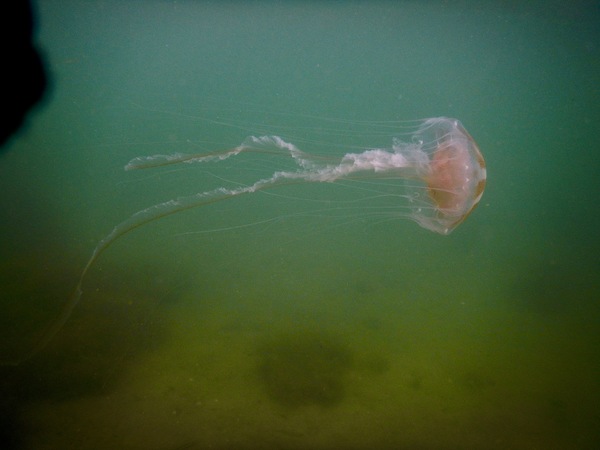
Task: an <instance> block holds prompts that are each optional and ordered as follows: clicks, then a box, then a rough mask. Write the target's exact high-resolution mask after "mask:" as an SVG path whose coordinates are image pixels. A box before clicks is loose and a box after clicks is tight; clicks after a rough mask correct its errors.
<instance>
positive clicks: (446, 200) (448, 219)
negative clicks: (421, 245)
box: [411, 117, 487, 235]
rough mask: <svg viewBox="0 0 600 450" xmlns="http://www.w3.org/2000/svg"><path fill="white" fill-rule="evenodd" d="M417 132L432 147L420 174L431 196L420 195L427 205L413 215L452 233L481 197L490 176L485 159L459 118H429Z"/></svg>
mask: <svg viewBox="0 0 600 450" xmlns="http://www.w3.org/2000/svg"><path fill="white" fill-rule="evenodd" d="M416 134H417V136H419V138H420V142H423V145H424V146H426V147H427V148H429V149H430V150H429V161H428V164H427V165H426V167H425V170H424V172H425V173H423V174H421V178H422V180H423V182H424V183H425V184H426V186H427V193H428V196H427V197H425V198H421V202H422V203H423V204H424V206H425V207H424V208H416V209H415V211H414V212H413V214H412V215H411V218H412V219H413V220H414V221H415V222H417V223H418V224H419V225H421V226H422V227H424V228H427V229H429V230H431V231H434V232H436V233H440V234H444V235H445V234H449V233H450V232H451V231H452V230H454V229H455V228H456V227H457V226H458V225H460V224H461V223H462V222H463V221H464V220H465V219H466V218H467V216H468V215H469V214H470V213H471V212H472V211H473V209H475V207H476V206H477V204H478V203H479V201H480V200H481V196H482V195H483V191H484V189H485V183H486V176H487V174H486V168H485V161H484V159H483V156H482V155H481V152H480V150H479V147H478V146H477V144H476V143H475V141H474V140H473V138H472V137H471V135H470V134H469V133H468V132H467V131H466V130H465V128H464V127H463V126H462V124H461V123H460V121H458V120H456V119H449V118H446V117H438V118H432V119H427V120H425V121H424V122H423V125H422V126H421V128H420V129H419V130H418V131H417V133H416ZM425 143H427V144H425Z"/></svg>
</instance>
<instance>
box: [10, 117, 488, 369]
mask: <svg viewBox="0 0 600 450" xmlns="http://www.w3.org/2000/svg"><path fill="white" fill-rule="evenodd" d="M317 119H320V118H317ZM215 124H222V122H215ZM361 124H363V123H361V122H357V123H356V125H357V128H360V126H359V125H361ZM374 124H375V127H376V128H377V127H378V126H379V125H377V123H374ZM415 124H416V126H415ZM347 125H354V123H350V124H347ZM234 126H235V127H236V128H242V127H240V126H239V125H237V124H235V125H234ZM369 126H373V124H369ZM389 127H395V124H394V123H386V124H385V128H386V131H385V132H381V131H379V130H376V131H377V132H376V133H374V134H373V136H375V137H377V138H381V137H382V136H384V137H388V138H390V139H391V146H390V143H388V144H387V145H388V146H387V147H370V148H360V147H353V148H352V150H353V151H351V152H347V153H345V154H344V155H343V156H342V157H341V158H340V157H338V158H335V157H331V156H321V155H313V154H311V153H309V152H306V151H304V150H302V149H300V148H299V147H298V146H297V145H296V144H295V143H293V142H292V141H291V140H290V139H289V138H287V137H286V138H283V137H281V136H277V135H258V136H255V135H253V136H249V137H248V138H246V139H245V140H244V141H243V142H242V143H241V144H239V145H238V146H236V147H233V148H229V149H226V150H217V151H208V152H202V153H196V154H188V153H175V154H166V155H163V154H160V155H153V156H142V157H136V158H134V159H132V160H131V161H130V162H129V163H128V164H127V165H126V166H125V170H128V171H129V170H141V169H153V168H157V167H162V166H171V165H176V164H211V163H214V164H218V163H219V162H220V161H224V160H235V159H236V157H239V156H238V155H241V154H246V155H247V156H249V157H253V156H258V155H268V156H270V155H274V156H277V157H282V158H285V160H286V165H285V166H284V169H282V170H275V171H273V172H271V173H270V174H267V176H265V177H263V178H259V179H257V180H256V181H254V182H251V183H249V184H246V183H245V184H242V183H233V184H232V186H233V187H217V188H215V189H213V190H208V191H203V192H198V193H196V194H192V195H188V196H184V197H178V198H175V199H171V200H168V201H165V202H162V203H158V204H155V205H152V206H150V207H148V208H146V209H143V210H141V211H138V212H136V213H134V214H133V215H131V216H130V217H129V218H128V219H126V220H124V221H123V222H121V223H120V224H117V225H116V226H115V227H114V228H113V230H112V231H111V232H110V233H109V234H108V235H106V236H105V237H104V238H103V239H102V240H101V241H100V242H99V243H98V244H97V246H96V248H95V249H94V250H93V252H92V255H91V256H90V258H89V260H88V261H87V263H86V265H85V267H84V268H83V270H82V272H81V275H80V277H79V281H78V284H77V286H76V289H75V291H74V293H73V295H72V296H71V298H70V299H69V300H68V301H67V302H66V304H65V306H64V307H63V309H62V311H61V313H60V315H59V316H58V318H57V319H56V320H55V321H54V322H53V323H51V324H50V326H49V327H48V329H47V330H46V332H45V333H44V334H43V336H42V338H41V339H40V340H39V341H38V343H37V345H36V346H35V347H34V348H33V349H31V351H29V352H28V353H27V354H25V355H23V356H22V357H21V358H20V359H19V360H17V361H12V362H5V363H4V364H18V363H20V362H22V361H25V360H27V359H29V358H30V357H31V356H33V355H34V354H35V353H37V352H38V351H39V350H41V349H42V348H43V347H45V346H46V344H48V342H50V340H51V339H52V338H53V337H54V335H56V333H57V332H58V331H59V330H60V329H61V328H62V326H63V325H64V324H65V322H66V321H67V320H68V318H69V316H70V315H71V312H72V311H73V309H74V308H75V306H76V305H77V303H78V302H79V300H80V299H81V296H82V292H83V290H82V285H83V281H84V278H85V276H86V274H87V272H88V271H89V270H90V268H91V267H92V266H93V265H94V263H95V262H96V260H97V259H98V257H99V256H100V255H101V253H102V252H104V251H105V250H106V249H107V248H109V247H110V246H111V245H112V243H114V242H115V241H116V240H117V239H119V238H121V237H123V236H124V235H126V234H128V233H129V232H131V231H133V230H135V229H137V228H139V227H141V226H143V225H146V224H148V223H150V222H153V221H155V220H158V219H160V218H163V217H167V216H170V215H172V214H176V213H180V212H183V211H186V210H189V209H192V208H199V207H203V206H206V205H209V204H212V203H216V202H221V201H224V200H228V199H233V198H236V197H240V196H242V195H246V194H253V193H256V192H259V191H263V190H267V189H273V188H276V187H281V186H289V185H293V184H306V183H310V184H323V185H324V187H323V190H325V189H326V186H327V185H330V184H335V185H337V186H340V187H342V188H343V189H349V191H348V192H350V193H351V194H350V195H354V194H355V193H356V194H357V195H358V196H360V197H361V199H360V200H361V202H362V203H357V202H356V201H355V200H354V199H352V198H351V199H345V200H341V199H338V200H335V199H334V200H333V202H329V201H328V202H327V203H328V204H330V203H333V204H334V205H335V206H334V207H333V208H325V207H322V208H318V209H317V210H315V211H316V212H317V215H318V214H328V213H329V212H330V211H334V213H340V214H341V217H342V218H345V217H348V215H349V214H357V215H362V216H363V217H377V218H386V220H387V219H391V220H394V219H397V218H408V219H410V220H413V221H414V222H416V223H417V224H419V225H420V226H421V227H423V228H425V229H428V230H430V231H433V232H436V233H439V234H442V235H447V234H449V233H450V232H452V230H454V229H455V228H456V227H457V226H458V225H460V224H461V223H462V222H463V221H464V220H465V218H466V217H467V216H468V215H469V214H470V213H471V212H472V211H473V209H474V208H475V207H476V206H477V204H478V202H479V201H480V199H481V196H482V194H483V190H484V188H485V183H486V169H485V163H484V160H483V157H482V155H481V152H480V151H479V148H478V147H477V144H476V143H475V141H474V140H473V138H472V137H471V136H470V135H469V133H468V132H467V131H466V130H465V129H464V127H463V126H462V124H461V123H460V122H459V121H458V120H456V119H450V118H446V117H438V118H431V119H425V120H422V121H417V122H413V123H412V124H411V125H410V127H409V128H408V131H406V130H405V129H403V130H404V131H402V132H398V133H395V135H392V136H391V137H390V132H389ZM318 129H319V130H324V131H325V132H327V133H333V134H331V136H335V137H336V138H337V137H339V135H338V134H336V131H335V130H333V131H332V130H330V129H327V128H321V127H319V128H318ZM301 130H302V133H304V132H305V131H306V129H301ZM302 135H303V134H301V135H300V138H299V140H298V142H301V143H303V144H307V145H308V144H310V141H307V140H305V139H303V138H302V137H301V136H302ZM353 136H355V137H357V138H358V137H361V138H365V136H364V135H363V134H360V135H359V134H358V132H355V134H354V135H353ZM367 137H368V136H367ZM388 142H389V141H388ZM313 143H319V144H322V143H323V142H321V141H313ZM268 167H270V166H268ZM217 178H218V179H220V180H223V178H220V177H217ZM399 180H401V181H402V182H403V185H401V184H398V181H399ZM230 186H231V184H230ZM288 198H290V199H292V200H294V199H297V198H294V197H288ZM316 201H318V200H316ZM382 201H383V202H384V203H385V206H381V205H380V202H382Z"/></svg>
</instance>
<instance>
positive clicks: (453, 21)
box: [0, 1, 600, 450]
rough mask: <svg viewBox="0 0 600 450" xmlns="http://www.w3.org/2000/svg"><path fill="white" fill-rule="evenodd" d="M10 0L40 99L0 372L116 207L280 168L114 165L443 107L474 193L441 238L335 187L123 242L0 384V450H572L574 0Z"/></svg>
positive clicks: (18, 163)
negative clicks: (39, 67)
mask: <svg viewBox="0 0 600 450" xmlns="http://www.w3.org/2000/svg"><path fill="white" fill-rule="evenodd" d="M35 6H36V12H37V16H38V21H39V30H38V41H39V45H40V47H41V49H42V50H43V52H44V54H45V57H46V62H47V65H48V69H49V71H50V73H51V75H52V80H53V89H52V91H51V93H50V95H49V97H48V100H47V102H46V103H45V104H44V105H43V106H42V107H41V108H40V109H39V110H38V111H36V112H35V113H34V114H33V115H32V116H31V117H30V122H29V124H28V127H27V128H26V129H25V130H23V132H22V133H21V134H20V135H19V136H17V137H16V138H15V139H14V140H13V142H12V143H11V144H10V146H8V147H6V148H4V149H3V153H2V155H1V156H0V187H1V190H0V192H1V194H0V195H1V196H2V205H3V207H2V220H0V228H1V231H2V238H1V239H0V248H1V249H2V251H1V259H0V283H1V286H2V297H1V298H0V301H1V304H2V310H3V314H2V317H1V318H0V324H1V328H2V334H1V340H0V342H1V344H2V345H1V350H2V356H3V358H2V359H4V360H5V361H8V360H12V359H15V358H16V359H18V358H20V357H21V356H22V355H24V354H26V353H27V352H28V350H29V349H30V348H32V346H33V345H35V342H36V341H37V339H38V338H39V336H40V335H41V333H42V332H43V330H44V328H45V326H47V325H48V324H49V323H51V321H52V320H53V319H54V318H55V317H57V316H58V314H59V313H60V311H61V308H62V307H63V305H64V304H65V302H66V301H67V299H68V298H69V297H70V296H71V295H72V292H73V290H74V289H75V286H76V284H77V280H78V278H79V276H80V273H81V271H82V270H83V267H84V265H85V263H86V261H87V260H88V259H89V257H90V255H91V252H92V250H93V249H94V247H95V246H96V245H97V243H98V242H99V241H100V239H102V238H103V237H104V236H106V235H107V234H108V233H109V232H110V230H112V229H113V227H114V226H115V225H117V224H118V223H120V222H121V221H123V220H124V219H126V218H127V217H129V216H130V215H131V214H133V213H135V212H136V211H139V210H142V209H143V208H146V207H148V206H150V205H153V204H157V203H160V202H164V201H167V200H169V199H173V198H177V197H179V196H186V195H192V194H194V193H197V192H204V191H209V190H211V189H215V188H218V187H219V186H226V187H228V188H230V189H233V188H234V187H236V186H237V187H239V186H243V185H248V184H252V183H254V182H255V181H256V180H258V179H262V178H265V177H269V176H271V175H272V174H273V173H275V172H276V171H281V170H292V169H293V168H294V167H293V164H291V163H290V162H289V161H287V160H285V159H282V158H279V157H277V155H269V154H263V155H257V154H251V155H239V156H240V158H235V159H228V160H224V161H220V162H219V163H218V164H212V165H206V164H182V165H179V166H176V167H169V166H167V167H160V168H155V169H148V170H141V171H134V172H131V171H130V172H125V171H124V170H123V167H124V166H125V165H126V164H127V162H128V161H130V160H131V159H132V158H134V157H137V156H143V155H154V154H171V153H176V152H179V153H201V152H205V151H216V150H225V149H229V148H233V147H235V146H236V145H239V144H240V142H243V141H244V139H245V138H246V137H247V136H250V135H268V134H275V135H278V136H285V137H289V138H290V140H292V142H293V143H294V144H295V145H297V146H298V147H299V148H300V149H302V150H303V151H306V152H309V153H311V154H315V155H321V156H324V157H338V158H339V157H341V156H343V155H344V154H345V153H348V152H358V151H360V150H361V149H362V150H364V149H367V148H371V147H384V146H389V145H390V138H391V137H392V136H393V135H394V134H395V132H394V131H386V132H385V133H382V132H381V130H382V128H381V127H382V126H383V125H385V126H386V128H385V129H386V130H389V129H388V128H387V126H388V125H391V126H394V124H397V125H399V124H400V123H401V121H406V120H412V119H421V118H425V117H437V116H447V117H456V118H458V119H460V120H461V122H462V123H463V124H464V126H465V128H466V129H468V130H469V133H470V134H471V135H472V136H473V138H474V139H475V140H476V141H477V143H478V144H479V147H480V148H481V151H482V153H483V155H484V157H485V159H486V162H487V166H488V183H487V186H486V191H485V193H484V196H483V198H482V200H481V202H480V204H479V206H478V208H477V209H476V210H475V211H474V212H473V213H472V214H471V215H470V216H469V217H468V219H467V220H466V221H465V222H464V223H462V224H461V225H460V226H459V227H458V228H457V229H456V230H455V231H454V232H453V233H452V234H451V235H449V236H441V235H437V234H434V233H431V232H430V231H428V230H425V229H422V228H420V227H419V226H417V225H416V224H415V223H413V222H411V221H409V220H404V219H402V218H399V217H398V218H394V217H393V215H392V216H390V215H387V214H386V215H383V214H379V213H380V212H381V211H383V210H386V211H387V210H389V208H391V207H393V204H392V200H393V199H392V197H391V196H387V197H383V198H380V199H379V200H378V201H377V202H375V203H374V204H373V203H372V199H371V198H370V197H369V196H368V195H367V196H363V197H362V198H361V200H360V201H358V202H356V194H357V190H356V189H355V188H353V187H350V186H348V185H344V184H342V185H335V184H332V185H325V184H317V185H311V184H304V185H290V186H283V187H280V188H278V189H277V190H273V191H264V192H261V193H257V194H256V195H253V196H241V197H239V198H234V199H231V200H228V201H226V202H221V203H216V204H209V205H205V206H202V207H199V208H195V209H192V210H189V211H185V212H182V213H180V214H177V215H173V216H170V217H167V218H164V219H161V220H159V221H156V222H153V223H150V224H147V225H144V226H143V227H140V228H138V229H136V230H134V231H132V232H131V233H128V234H127V235H126V236H124V237H123V238H121V239H119V240H118V241H116V242H115V243H114V245H112V246H111V247H110V248H109V249H107V251H106V252H104V253H103V254H102V255H101V256H100V258H98V260H97V261H96V263H95V264H94V265H93V266H92V267H91V268H90V270H89V273H88V274H87V275H86V277H85V279H84V281H83V285H82V289H83V296H82V298H81V301H80V302H79V304H78V305H77V307H76V308H75V310H74V312H73V315H72V317H71V318H70V319H69V320H68V321H67V322H66V324H65V326H64V327H63V328H62V329H61V330H60V332H59V333H58V334H57V335H56V337H55V338H54V339H53V340H52V341H50V343H49V344H48V345H47V346H46V347H45V348H44V349H43V350H41V351H40V352H39V353H37V354H36V355H34V356H33V357H32V358H30V359H29V360H27V361H25V362H23V363H22V364H20V365H18V366H16V367H9V366H5V367H2V368H1V372H0V375H1V377H2V385H1V386H2V390H3V392H2V425H1V436H0V438H2V439H3V442H5V443H6V445H5V447H6V448H27V449H29V448H31V449H34V448H35V449H43V448H77V449H105V448H131V449H161V450H163V449H184V448H185V449H195V448H198V449H199V448H314V449H327V448H419V449H423V448H425V449H448V448H460V449H480V448H489V449H506V448H515V449H530V448H543V449H581V448H590V449H591V448H595V446H596V445H597V444H598V442H599V440H600V436H599V434H598V430H599V429H600V423H598V417H597V414H596V409H597V404H598V402H599V400H600V399H599V397H600V395H599V393H600V386H599V385H598V380H600V367H599V363H598V361H600V358H599V357H600V355H599V348H600V347H599V345H598V344H599V339H598V336H600V333H599V331H600V330H599V329H598V323H600V322H599V320H598V319H599V316H600V311H599V309H598V306H597V298H598V297H599V295H598V294H599V292H600V285H599V282H598V276H597V273H598V270H599V263H598V258H597V254H598V250H600V243H599V239H598V237H597V232H596V230H597V229H598V225H599V214H598V212H597V211H596V209H597V208H594V203H593V193H594V192H596V191H598V183H597V181H596V180H597V170H596V169H597V163H596V162H595V161H596V159H597V158H596V155H595V154H594V151H593V149H594V148H595V133H594V132H593V130H594V124H595V123H597V121H598V116H599V112H600V111H599V108H598V105H599V104H600V102H599V101H598V100H599V99H598V91H597V87H596V86H597V85H598V81H599V80H598V78H599V76H598V73H600V71H599V67H598V61H600V59H599V58H598V54H597V53H598V48H597V44H596V42H597V38H598V36H597V27H596V26H595V24H596V23H597V19H598V17H597V10H593V9H591V8H590V9H586V5H585V4H581V5H580V9H577V8H575V7H565V9H563V10H562V11H561V12H560V13H556V14H555V13H554V12H549V11H548V9H547V8H544V9H539V10H537V9H536V7H535V6H528V7H523V8H522V9H519V7H516V8H514V9H507V8H504V7H497V8H495V9H494V8H490V9H487V8H483V7H475V6H476V5H471V7H469V5H467V4H463V5H461V6H451V5H448V4H446V3H440V4H428V5H419V4H411V3H406V4H402V3H392V2H390V3H385V2H382V3H368V4H364V5H362V4H351V5H334V4H331V5H324V6H320V5H317V4H311V3H308V4H304V3H301V2H298V3H284V4H281V5H274V4H270V3H264V4H257V5H253V6H243V5H238V4H229V5H222V4H217V5H212V6H211V5H208V4H204V3H193V2H184V3H180V2H176V3H169V2H156V3H153V2H145V3H143V4H141V3H140V4H136V3H124V2H98V3H95V2H77V1H73V2H50V1H40V2H38V3H37V4H36V5H35ZM369 130H371V131H376V132H375V133H373V132H372V133H369ZM398 132H399V133H401V131H400V130H399V131H398ZM393 187H394V186H393V184H391V185H388V186H386V189H388V190H389V189H391V188H393ZM378 189H381V186H378ZM386 192H389V191H386ZM341 205H343V207H341ZM373 207H375V208H376V211H378V212H379V213H378V214H373V213H372V212H373Z"/></svg>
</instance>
